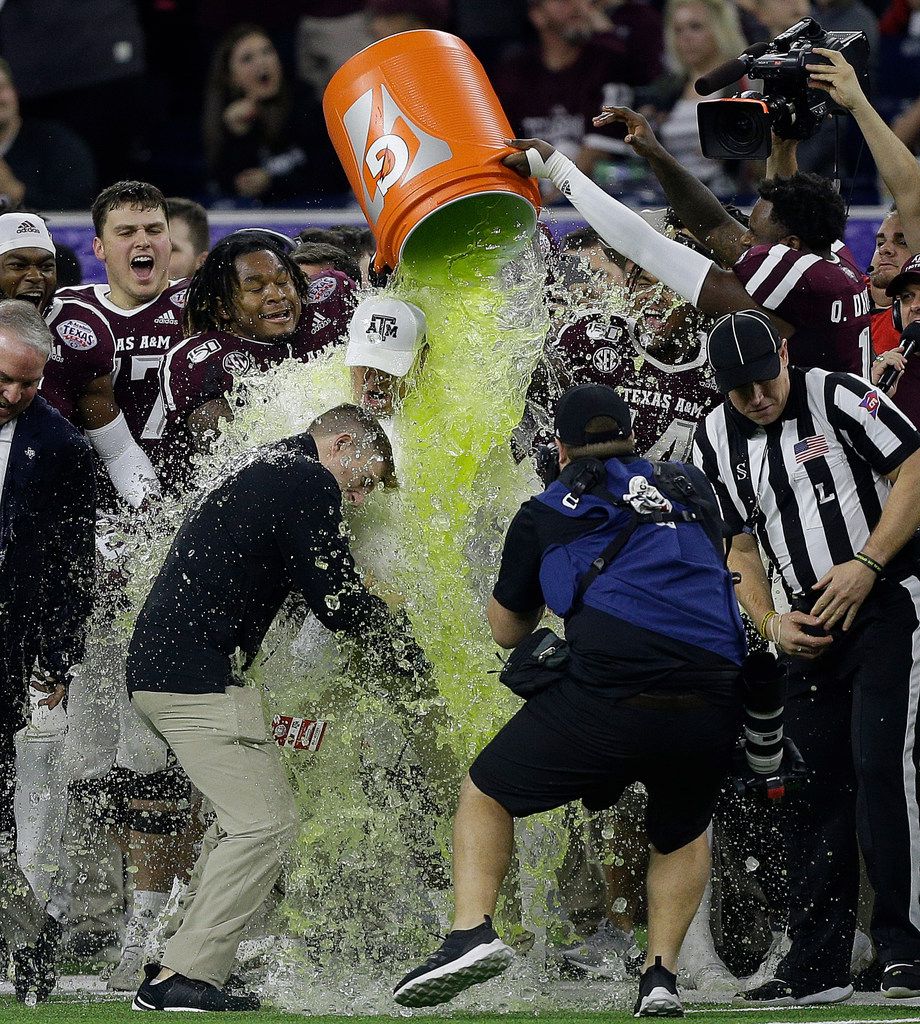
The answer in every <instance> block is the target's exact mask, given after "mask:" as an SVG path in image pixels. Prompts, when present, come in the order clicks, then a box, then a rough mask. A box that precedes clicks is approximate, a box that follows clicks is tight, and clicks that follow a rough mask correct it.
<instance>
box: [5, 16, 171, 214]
mask: <svg viewBox="0 0 920 1024" xmlns="http://www.w3.org/2000/svg"><path fill="white" fill-rule="evenodd" d="M137 8H138V4H136V3H135V2H134V0H80V2H79V3H77V2H74V0H10V2H8V3H5V4H3V5H2V7H0V55H2V56H3V57H5V58H6V59H7V61H9V65H10V69H11V72H12V77H13V80H14V81H15V82H16V85H17V88H18V91H19V98H20V102H21V104H22V113H23V117H24V119H25V121H26V122H27V123H28V121H29V119H30V118H33V117H40V118H47V119H49V120H52V119H53V120H55V121H60V122H63V123H64V124H66V125H67V126H68V127H69V128H70V129H71V130H73V131H75V132H78V133H79V134H80V135H81V136H82V137H83V138H84V139H85V140H86V142H87V143H88V145H89V148H90V150H91V151H92V153H93V156H94V157H95V159H96V166H97V171H98V176H99V180H100V181H102V182H112V181H115V180H117V179H118V178H127V177H132V176H133V175H134V174H136V173H137V172H138V171H140V170H141V169H142V168H143V167H144V166H146V161H147V160H149V158H150V153H149V152H146V151H145V149H144V136H145V133H146V132H147V131H148V129H149V124H150V117H151V115H152V113H153V111H152V110H151V107H152V106H153V104H152V103H151V101H150V92H149V89H148V87H147V83H146V81H145V78H144V74H145V71H146V61H145V54H144V34H143V30H142V28H141V23H140V20H139V17H138V11H137ZM31 202H32V201H31V200H30V203H31ZM32 205H35V204H34V203H32Z"/></svg>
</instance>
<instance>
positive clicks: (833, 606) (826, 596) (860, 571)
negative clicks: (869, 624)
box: [811, 558, 878, 630]
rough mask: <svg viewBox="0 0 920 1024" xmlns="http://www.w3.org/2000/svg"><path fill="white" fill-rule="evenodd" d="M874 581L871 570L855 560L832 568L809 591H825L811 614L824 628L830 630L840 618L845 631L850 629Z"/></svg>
mask: <svg viewBox="0 0 920 1024" xmlns="http://www.w3.org/2000/svg"><path fill="white" fill-rule="evenodd" d="M877 578H878V577H877V576H876V574H875V572H874V571H873V570H872V569H870V568H869V567H868V566H867V565H865V564H864V563H862V562H860V561H858V560H857V559H855V558H851V559H850V560H849V561H848V562H841V563H840V565H835V566H834V567H833V568H832V569H831V571H830V572H829V573H828V574H827V575H826V576H825V577H823V579H820V580H818V582H817V583H816V584H815V585H814V586H813V587H812V588H811V589H812V590H823V591H824V593H823V594H821V596H820V597H819V598H818V600H817V601H815V603H814V606H813V607H812V609H811V614H812V615H813V616H816V617H817V619H818V624H819V625H820V626H822V627H823V628H824V629H832V628H833V627H834V626H835V625H836V624H837V623H838V622H840V621H841V619H842V620H843V628H844V630H847V629H849V628H850V626H851V625H852V624H853V619H855V618H856V613H857V612H858V611H859V608H860V605H862V603H863V601H865V599H866V598H867V597H868V596H869V592H870V591H871V590H872V588H873V586H875V581H876V579H877Z"/></svg>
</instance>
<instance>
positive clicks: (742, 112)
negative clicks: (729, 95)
mask: <svg viewBox="0 0 920 1024" xmlns="http://www.w3.org/2000/svg"><path fill="white" fill-rule="evenodd" d="M764 108H765V104H764V103H762V102H761V101H759V100H747V99H738V100H713V101H711V102H709V103H700V104H699V106H698V107H697V108H696V109H697V121H698V124H699V129H700V144H701V146H702V149H703V155H704V156H706V157H708V158H709V159H711V160H756V159H762V158H764V157H767V156H769V155H770V147H771V138H770V115H769V114H768V113H767V111H766V110H765V109H764Z"/></svg>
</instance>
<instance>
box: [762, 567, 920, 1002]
mask: <svg viewBox="0 0 920 1024" xmlns="http://www.w3.org/2000/svg"><path fill="white" fill-rule="evenodd" d="M918 697H920V580H918V579H917V577H915V576H911V577H909V578H908V579H906V580H904V581H903V582H901V583H896V582H893V581H889V580H884V579H883V580H879V582H878V583H877V584H876V587H875V589H874V590H873V592H872V593H871V594H870V596H869V598H868V600H867V601H866V603H865V605H864V606H863V608H862V609H861V610H860V614H859V616H858V618H857V622H856V623H855V624H854V626H853V628H852V629H851V631H850V632H849V633H848V634H847V635H846V636H845V637H844V639H842V640H840V641H835V644H834V646H833V647H832V648H831V650H830V651H829V652H828V653H827V654H826V655H823V656H822V657H821V658H819V659H817V660H816V661H814V662H810V663H807V662H802V661H798V660H794V661H793V662H792V671H791V675H790V694H789V697H788V698H787V702H786V730H787V733H788V735H789V736H791V737H792V739H793V740H794V741H795V742H796V744H797V745H798V747H799V750H800V751H801V752H802V756H803V757H804V759H805V763H806V765H807V766H808V768H809V770H810V772H811V778H810V780H809V782H808V783H806V785H805V786H804V787H803V789H802V790H801V791H800V792H799V793H797V794H796V795H794V796H792V797H790V798H789V800H788V804H787V807H786V809H785V810H786V813H785V815H784V832H785V837H786V846H787V852H788V871H789V900H790V914H789V933H790V938H791V939H792V949H791V950H790V951H789V953H788V954H787V956H786V957H785V958H784V959H783V961H782V963H781V964H780V967H779V969H778V970H777V975H778V976H779V977H781V978H783V979H784V980H786V981H788V982H790V983H791V984H793V985H794V986H801V987H803V988H804V989H805V990H806V991H808V992H816V991H821V990H822V989H825V988H829V987H833V986H837V985H845V984H847V983H848V981H849V976H850V954H851V949H852V945H853V935H854V931H855V927H856V909H857V897H858V891H859V854H858V849H857V836H858V838H859V845H860V847H861V848H862V852H863V857H864V858H865V861H866V868H867V871H868V875H869V881H870V882H871V883H872V887H873V889H874V890H875V910H874V913H873V917H872V938H873V940H874V942H875V945H876V949H877V951H878V955H879V959H880V960H881V961H882V962H883V963H892V962H898V961H913V960H918V961H920V811H918V772H917V765H918V752H917V748H916V728H917V718H918V710H917V709H918Z"/></svg>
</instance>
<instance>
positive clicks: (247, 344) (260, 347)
mask: <svg viewBox="0 0 920 1024" xmlns="http://www.w3.org/2000/svg"><path fill="white" fill-rule="evenodd" d="M289 354H290V348H289V346H288V344H287V342H286V341H279V342H271V341H253V340H252V339H251V338H238V337H237V336H236V335H235V334H227V333H226V332H224V331H206V332H203V333H202V334H194V335H192V337H191V338H186V339H185V341H183V342H182V343H181V344H180V345H177V346H176V348H174V349H172V350H171V351H170V352H169V354H168V355H167V357H166V360H165V362H164V363H163V375H162V377H163V397H164V398H165V401H166V415H167V420H168V423H169V427H170V428H171V427H172V426H173V424H176V425H178V426H181V427H184V425H185V421H186V420H187V419H188V417H189V414H190V413H193V412H194V411H195V410H196V409H198V408H200V407H201V406H202V405H205V404H206V403H207V402H211V401H213V400H214V399H216V398H223V397H224V396H225V395H227V394H229V392H230V391H231V390H232V389H233V384H234V382H235V381H236V380H238V379H240V378H242V377H246V376H248V375H249V374H254V373H264V372H265V371H266V370H268V369H270V368H271V367H272V366H277V365H278V363H280V362H283V361H284V360H285V359H287V358H288V356H289ZM169 432H170V431H169V430H167V434H168V433H169Z"/></svg>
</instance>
